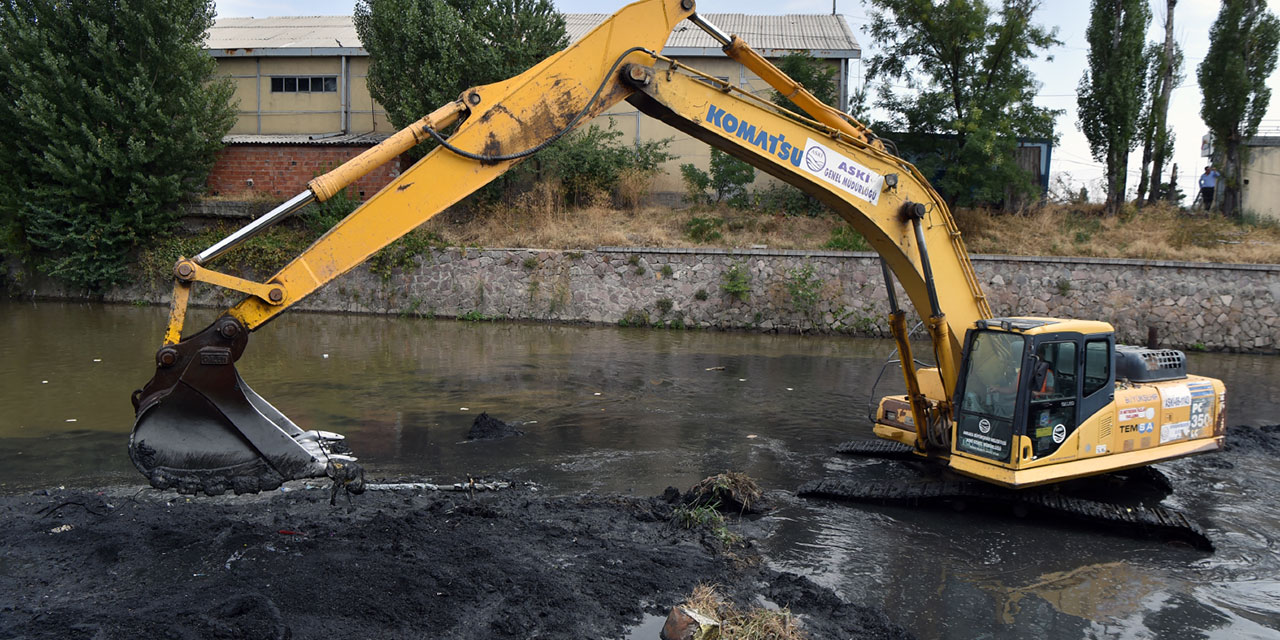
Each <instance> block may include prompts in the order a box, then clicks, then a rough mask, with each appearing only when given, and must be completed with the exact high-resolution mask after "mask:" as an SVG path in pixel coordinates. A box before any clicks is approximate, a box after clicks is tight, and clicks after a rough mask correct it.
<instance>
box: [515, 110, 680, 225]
mask: <svg viewBox="0 0 1280 640" xmlns="http://www.w3.org/2000/svg"><path fill="white" fill-rule="evenodd" d="M622 136H623V133H622V132H621V131H619V130H617V129H614V128H613V121H612V120H610V122H609V127H608V128H607V129H602V128H600V127H599V126H598V125H594V124H593V125H591V126H589V127H587V128H586V129H582V130H579V131H577V132H575V133H572V134H569V135H567V136H565V137H563V138H560V139H559V140H557V141H555V142H554V143H552V144H551V145H549V146H548V147H547V148H546V149H543V150H542V151H539V152H538V154H537V155H536V156H535V158H536V160H537V162H534V163H526V164H525V165H521V166H522V167H525V166H526V165H527V167H526V169H524V173H525V174H527V175H530V176H532V175H534V174H536V178H538V179H541V180H555V181H559V182H560V184H561V186H562V187H563V193H564V198H565V200H566V203H567V204H570V205H573V206H583V205H587V204H591V199H592V198H593V197H594V196H595V195H596V194H601V193H605V194H611V193H614V192H619V193H620V199H626V200H630V201H632V202H633V203H638V202H639V201H640V199H641V198H642V197H643V196H644V192H645V191H646V190H647V186H646V188H645V189H639V188H637V183H639V182H641V181H642V180H643V182H644V184H646V185H647V184H648V181H649V179H650V178H652V176H653V174H655V173H656V172H658V171H659V166H660V165H661V164H662V163H663V162H666V161H667V160H670V159H671V158H673V157H675V156H673V155H671V154H670V153H667V151H666V149H667V146H668V145H670V144H671V139H670V138H663V139H661V140H646V141H642V142H639V143H637V144H636V145H624V144H622V143H621V142H619V138H621V137H622ZM519 175H521V174H519V173H518V174H517V176H519ZM624 177H626V179H627V181H628V184H627V185H626V188H625V189H622V188H621V187H622V185H623V179H624Z"/></svg>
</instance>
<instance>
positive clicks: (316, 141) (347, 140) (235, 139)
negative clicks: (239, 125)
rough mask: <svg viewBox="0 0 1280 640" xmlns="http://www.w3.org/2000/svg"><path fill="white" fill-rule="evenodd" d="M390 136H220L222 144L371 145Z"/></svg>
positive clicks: (287, 134) (378, 134)
mask: <svg viewBox="0 0 1280 640" xmlns="http://www.w3.org/2000/svg"><path fill="white" fill-rule="evenodd" d="M389 137H391V134H389V133H345V134H340V135H315V134H306V133H280V134H252V133H237V134H232V135H229V136H223V137H222V143H223V144H288V145H298V144H302V145H321V146H327V145H351V146H365V145H368V146H373V145H375V144H378V143H379V142H382V141H383V140H386V139H387V138H389Z"/></svg>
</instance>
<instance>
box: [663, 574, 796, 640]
mask: <svg viewBox="0 0 1280 640" xmlns="http://www.w3.org/2000/svg"><path fill="white" fill-rule="evenodd" d="M683 606H684V607H685V608H686V609H693V610H694V611H697V612H698V613H701V614H702V615H704V616H710V617H712V618H715V619H717V620H719V621H720V637H721V638H726V639H732V640H806V639H807V638H808V637H809V636H808V634H806V633H804V632H803V631H801V630H800V629H799V628H798V627H797V625H796V622H795V620H794V619H793V618H792V616H791V611H790V610H788V609H786V608H783V609H778V610H776V611H771V610H769V609H761V608H753V609H751V610H749V611H741V610H739V609H738V608H737V607H736V606H735V605H734V604H733V603H732V602H727V601H726V600H725V599H724V598H721V597H720V594H719V593H717V592H716V588H715V587H714V586H710V585H705V584H702V585H698V586H697V587H696V588H694V590H693V594H692V595H690V596H689V599H688V600H686V601H685V603H684V605H683Z"/></svg>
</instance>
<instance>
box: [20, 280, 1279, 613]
mask: <svg viewBox="0 0 1280 640" xmlns="http://www.w3.org/2000/svg"><path fill="white" fill-rule="evenodd" d="M197 315H198V317H197V318H196V319H194V320H193V321H192V322H193V324H196V323H200V322H207V321H208V320H210V319H211V316H212V314H211V312H208V311H200V312H198V313H197ZM164 316H165V314H164V312H163V310H161V309H155V308H150V309H146V308H143V309H139V308H132V307H121V306H107V307H103V306H95V305H74V304H52V303H41V304H12V303H10V304H3V305H0V329H3V330H4V331H3V333H0V335H4V336H6V338H5V339H3V340H0V384H2V385H3V386H0V388H2V389H4V391H3V393H0V444H3V446H4V448H5V450H6V451H7V452H9V454H10V456H9V464H6V465H3V466H0V490H3V491H6V492H14V491H20V490H26V489H31V488H36V487H41V486H47V485H57V484H71V485H81V486H91V485H96V484H102V483H129V484H140V482H141V477H140V476H139V475H137V473H136V471H134V470H133V469H132V466H131V465H130V463H129V461H128V458H127V454H126V451H125V443H126V438H127V434H128V432H129V429H130V428H131V425H132V418H133V416H132V407H131V406H130V405H129V402H128V400H127V398H128V396H129V393H130V392H131V391H132V390H133V389H134V388H137V387H138V386H141V384H142V383H144V382H145V380H146V378H147V377H149V376H150V375H151V373H152V371H153V364H152V357H153V356H152V354H153V353H154V351H155V349H156V347H157V346H158V340H159V338H160V335H161V333H162V331H163V323H164V320H165V318H164ZM892 351H893V348H892V345H891V343H890V342H888V341H876V340H852V339H844V338H827V337H805V338H801V337H797V336H770V335H757V334H729V333H711V332H667V331H644V330H619V329H614V328H587V327H568V326H548V325H522V324H468V323H460V322H452V321H443V322H434V321H425V320H410V319H399V318H381V317H356V316H326V315H307V314H288V315H286V316H284V317H282V318H280V319H279V320H277V321H275V322H274V323H273V324H272V325H271V326H270V327H268V328H266V329H265V330H263V331H261V332H259V333H257V334H255V335H254V336H253V338H252V339H251V341H250V345H249V348H248V350H247V351H246V355H245V358H244V359H243V360H242V361H241V363H240V370H241V372H242V374H243V376H244V378H245V379H246V380H247V381H249V383H250V384H252V385H253V386H254V388H255V389H256V390H257V391H258V392H259V393H261V394H262V395H263V396H265V397H266V398H268V399H269V400H271V401H272V402H273V403H275V404H276V405H277V406H278V407H279V408H280V409H282V410H283V411H284V412H285V413H287V414H288V415H290V416H291V417H292V418H293V419H294V420H295V421H297V422H298V423H299V424H301V425H303V426H304V427H307V428H323V429H328V430H333V431H338V432H341V433H344V434H346V435H347V436H348V437H349V438H350V440H351V442H352V444H353V446H354V447H355V449H356V452H357V454H359V455H360V456H361V458H362V459H363V461H364V462H366V463H367V464H368V466H369V467H370V470H371V475H373V476H375V477H395V476H398V475H413V476H426V477H429V478H432V479H435V480H438V481H446V482H452V481H455V480H457V479H459V478H461V477H463V476H465V475H466V474H472V475H484V474H491V473H493V474H502V475H507V476H511V477H514V478H516V479H521V480H525V479H529V480H535V481H537V482H539V483H541V484H544V485H547V486H548V487H549V488H551V489H552V490H555V491H564V492H577V491H587V490H602V491H623V492H626V491H633V492H635V493H637V494H641V495H652V494H656V493H659V492H660V491H661V490H662V489H663V488H665V487H666V486H667V485H676V486H688V485H690V484H692V483H693V482H695V481H697V480H699V479H701V478H702V477H704V476H706V475H708V474H711V473H715V472H719V471H723V470H725V469H736V470H742V471H745V472H747V473H748V474H750V475H752V476H753V477H756V478H757V479H759V480H760V481H761V483H762V484H763V485H765V486H766V487H769V488H771V489H784V490H791V489H794V488H795V487H796V486H798V485H799V484H800V483H801V482H802V481H804V480H807V479H811V478H816V477H820V476H823V475H828V474H835V473H857V474H862V475H870V476H883V477H892V476H893V475H894V474H902V473H909V472H908V471H906V470H905V469H904V468H903V467H902V466H901V465H898V464H897V463H887V462H883V461H875V460H851V459H845V458H840V457H838V456H834V455H832V454H831V450H832V447H834V446H835V445H836V444H838V443H840V442H842V441H844V440H847V439H850V438H853V437H870V435H871V433H870V428H869V425H868V424H867V422H866V420H865V417H864V416H865V413H866V406H867V402H868V400H869V396H870V387H871V384H872V382H873V381H874V380H875V378H876V375H877V374H878V373H879V371H880V367H881V364H882V363H883V361H884V359H885V358H886V357H887V356H888V355H889V354H890V353H891V352H892ZM721 367H723V369H720V368H721ZM1190 368H1191V370H1193V371H1195V372H1197V373H1203V374H1205V375H1212V376H1217V377H1221V378H1223V379H1225V381H1226V384H1227V388H1228V390H1229V391H1228V394H1229V395H1228V403H1229V405H1230V414H1229V415H1230V419H1231V422H1232V423H1233V424H1239V423H1248V424H1263V423H1270V422H1275V421H1276V420H1275V416H1278V415H1280V413H1278V412H1277V411H1276V409H1277V398H1276V394H1274V393H1271V392H1270V391H1269V390H1267V389H1264V388H1259V381H1267V380H1273V379H1276V378H1277V374H1280V358H1275V357H1260V356H1243V355H1228V354H1191V364H1190ZM900 386H901V379H900V376H897V375H887V376H886V378H885V381H884V382H883V383H882V388H881V389H880V391H881V393H887V392H898V387H900ZM464 408H465V410H464ZM481 411H488V412H490V413H491V414H493V415H495V416H496V417H498V418H500V419H503V420H507V421H525V422H527V423H528V424H526V425H525V426H524V427H523V428H524V430H525V431H526V435H525V436H524V437H521V438H514V439H508V440H503V441H497V442H485V443H471V444H468V443H465V442H463V439H464V437H465V434H466V432H467V429H468V428H469V426H470V424H471V421H472V420H473V419H474V417H475V416H476V415H478V414H479V412H481ZM748 436H755V437H748ZM1162 468H1163V469H1164V470H1165V472H1166V473H1167V474H1169V475H1170V476H1171V478H1172V479H1173V480H1174V482H1175V484H1176V485H1177V486H1178V491H1177V493H1176V494H1175V495H1174V496H1172V497H1171V498H1170V499H1169V500H1170V504H1171V505H1172V506H1176V507H1178V508H1181V509H1185V510H1188V511H1190V512H1192V513H1193V514H1195V515H1196V516H1197V517H1198V518H1199V519H1201V520H1202V521H1203V522H1205V523H1206V524H1207V525H1208V527H1209V532H1210V535H1211V536H1212V537H1213V538H1214V540H1215V541H1216V542H1217V544H1218V548H1219V551H1218V553H1217V554H1215V555H1213V556H1205V555H1203V554H1200V553H1197V552H1193V551H1190V550H1186V549H1179V548H1170V547H1166V546H1162V545H1158V544H1155V543H1149V542H1139V541H1134V540H1130V539H1128V538H1123V537H1115V536H1108V535H1105V534H1100V533H1099V532H1096V531H1086V530H1081V529H1073V528H1046V527H1044V526H1043V525H1037V524H1031V523H1026V522H1021V521H1017V520H1011V519H1008V518H1002V517H997V516H992V515H982V514H969V513H965V514H951V513H940V512H930V511H919V510H912V509H907V508H901V507H864V506H855V505H848V504H842V503H837V502H826V501H806V500H799V499H795V498H790V497H786V496H783V497H782V502H783V504H782V507H781V508H780V509H779V510H778V511H777V512H776V513H774V514H773V515H771V516H769V517H768V519H769V522H770V524H771V526H772V530H773V532H774V533H773V534H772V535H771V536H770V537H769V538H768V539H767V540H766V541H765V542H764V544H765V547H766V549H767V550H768V552H769V554H770V557H771V558H772V561H773V562H774V563H775V564H776V565H778V566H779V567H780V568H784V569H790V570H796V571H802V572H805V573H807V574H809V575H811V576H813V577H814V579H815V580H817V581H819V582H821V583H823V584H826V585H828V586H830V587H832V588H834V589H836V590H838V591H839V592H841V593H842V594H844V595H845V596H846V597H848V598H849V599H851V600H854V601H858V602H867V603H870V604H875V605H878V606H881V607H883V608H884V609H885V610H886V611H887V612H889V614H890V615H891V616H892V617H893V619H894V620H896V621H898V622H900V623H902V624H904V625H906V626H907V627H909V628H911V629H912V630H913V631H914V632H916V633H917V634H918V635H920V636H921V637H939V638H975V637H986V638H1005V637H1008V638H1023V637H1030V636H1043V637H1050V638H1080V637H1134V638H1144V637H1180V638H1181V637H1209V638H1213V637H1228V636H1229V637H1249V636H1255V637H1275V636H1276V635H1277V629H1280V625H1278V624H1277V622H1276V619H1277V613H1278V612H1280V583H1278V582H1277V580H1276V576H1277V575H1280V557H1278V553H1277V548H1280V546H1278V545H1277V542H1276V536H1277V534H1276V532H1277V531H1280V516H1278V515H1277V513H1276V510H1275V508H1274V496H1275V491H1276V489H1275V487H1277V486H1280V463H1277V462H1276V460H1275V459H1274V458H1273V457H1272V456H1269V455H1267V452H1266V451H1247V452H1245V453H1243V454H1241V455H1238V456H1234V457H1232V458H1230V459H1226V458H1215V457H1213V456H1206V457H1202V458H1193V459H1189V460H1184V461H1179V462H1176V463H1171V464H1167V465H1162ZM781 604H786V603H781Z"/></svg>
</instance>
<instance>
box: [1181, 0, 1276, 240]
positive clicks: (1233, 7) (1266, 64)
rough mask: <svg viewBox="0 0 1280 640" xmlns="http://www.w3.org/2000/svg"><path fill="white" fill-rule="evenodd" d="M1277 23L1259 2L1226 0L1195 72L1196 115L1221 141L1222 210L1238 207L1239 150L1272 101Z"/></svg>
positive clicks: (1256, 127)
mask: <svg viewBox="0 0 1280 640" xmlns="http://www.w3.org/2000/svg"><path fill="white" fill-rule="evenodd" d="M1278 42H1280V21H1278V20H1277V19H1276V16H1275V15H1274V14H1272V13H1271V12H1270V11H1268V10H1267V5H1266V3H1265V2H1263V1H1262V0H1224V1H1223V3H1222V9H1221V10H1220V11H1219V12H1218V18H1217V19H1216V20H1214V22H1213V27H1212V28H1211V29H1210V30H1209V52H1208V53H1207V54H1206V55H1205V58H1204V61H1203V62H1201V63H1200V67H1199V68H1198V69H1197V70H1196V76H1197V77H1198V78H1199V80H1200V89H1201V91H1202V92H1203V93H1204V98H1203V102H1202V103H1201V105H1200V117H1201V118H1203V119H1204V122H1205V124H1207V125H1209V130H1210V131H1212V132H1213V134H1214V136H1215V137H1216V138H1217V140H1218V143H1219V144H1222V145H1224V149H1223V151H1224V166H1223V172H1222V174H1223V178H1225V180H1224V182H1225V185H1224V186H1225V188H1224V189H1222V212H1223V213H1224V214H1226V215H1233V214H1235V213H1236V212H1237V210H1238V209H1239V206H1240V185H1241V184H1242V180H1241V157H1240V149H1241V146H1242V143H1243V142H1244V140H1245V139H1246V138H1249V137H1252V136H1253V135H1254V134H1256V133H1257V132H1258V125H1259V124H1261V123H1262V117H1263V116H1264V115H1266V112H1267V105H1268V103H1269V102H1270V101H1271V89H1269V88H1267V78H1268V77H1269V76H1270V75H1271V72H1272V71H1274V70H1275V68H1276V47H1277V43H1278Z"/></svg>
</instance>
